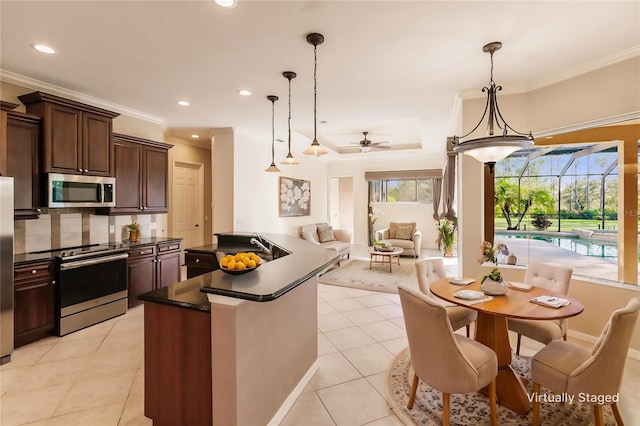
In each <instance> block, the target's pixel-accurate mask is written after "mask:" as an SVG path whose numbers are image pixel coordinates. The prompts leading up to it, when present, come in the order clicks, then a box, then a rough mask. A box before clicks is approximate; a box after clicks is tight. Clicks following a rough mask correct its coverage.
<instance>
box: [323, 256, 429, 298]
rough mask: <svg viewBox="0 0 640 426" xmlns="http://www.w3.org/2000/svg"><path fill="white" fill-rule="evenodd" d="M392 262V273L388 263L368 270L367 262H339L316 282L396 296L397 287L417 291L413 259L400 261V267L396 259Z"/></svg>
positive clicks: (374, 265) (375, 265) (373, 266)
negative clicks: (338, 265) (337, 265)
mask: <svg viewBox="0 0 640 426" xmlns="http://www.w3.org/2000/svg"><path fill="white" fill-rule="evenodd" d="M393 261H394V264H393V265H392V267H391V268H392V272H389V264H388V263H385V264H384V265H382V264H375V263H374V264H373V265H372V267H371V269H369V261H368V260H366V261H365V260H358V259H352V260H350V261H347V262H341V265H340V267H338V268H335V269H332V270H330V271H329V272H327V273H325V274H324V275H321V276H320V277H318V282H319V283H322V284H329V285H337V286H342V287H350V288H359V289H363V290H370V291H382V292H385V293H396V294H397V293H398V286H399V285H406V286H409V287H412V288H415V289H417V288H418V279H417V278H416V267H415V259H409V260H407V259H401V261H400V265H398V264H397V263H396V262H397V260H396V259H393Z"/></svg>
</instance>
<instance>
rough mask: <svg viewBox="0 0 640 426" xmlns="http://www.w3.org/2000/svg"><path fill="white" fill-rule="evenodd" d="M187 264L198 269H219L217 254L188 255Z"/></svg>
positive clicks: (186, 257)
mask: <svg viewBox="0 0 640 426" xmlns="http://www.w3.org/2000/svg"><path fill="white" fill-rule="evenodd" d="M185 263H186V264H187V266H195V267H198V268H210V269H217V268H218V259H216V255H215V253H187V254H186V255H185Z"/></svg>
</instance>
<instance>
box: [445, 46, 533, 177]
mask: <svg viewBox="0 0 640 426" xmlns="http://www.w3.org/2000/svg"><path fill="white" fill-rule="evenodd" d="M501 47H502V43H501V42H499V41H494V42H492V43H489V44H486V45H485V46H484V47H483V48H482V50H483V51H484V52H487V53H489V54H491V80H490V81H489V87H483V88H482V91H483V92H485V91H486V92H487V103H486V105H485V109H484V113H483V114H482V117H481V118H480V121H479V122H478V124H477V125H476V127H474V128H473V130H471V131H470V132H469V133H467V134H466V135H464V136H454V137H453V150H454V151H455V152H461V153H464V154H466V155H470V156H471V157H473V158H475V159H476V160H478V161H481V162H483V163H488V164H489V165H490V168H492V167H491V166H492V165H493V164H494V163H495V162H497V161H500V160H503V159H505V158H506V157H508V156H509V155H510V154H511V153H513V152H516V151H519V150H521V149H523V148H528V147H530V146H531V145H533V143H534V140H533V134H532V133H531V132H529V134H526V133H520V132H518V131H517V130H514V129H513V128H512V127H511V126H509V124H507V122H506V121H505V119H504V118H503V117H502V114H501V113H500V108H498V98H497V92H498V91H500V90H502V87H501V86H497V85H496V83H495V82H494V81H493V54H494V52H495V51H496V50H499V49H500V48H501ZM487 113H488V120H487V125H486V126H487V130H486V133H485V136H483V137H479V138H476V139H469V140H466V141H461V140H460V139H464V138H466V137H467V136H469V135H471V134H472V133H473V132H475V131H476V130H477V129H478V128H479V127H480V125H481V124H482V122H483V121H484V118H485V117H487ZM494 129H500V130H499V132H498V134H495V133H494ZM509 130H510V131H512V132H513V133H515V134H509V133H508V131H509Z"/></svg>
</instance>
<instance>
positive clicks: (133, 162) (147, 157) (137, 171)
mask: <svg viewBox="0 0 640 426" xmlns="http://www.w3.org/2000/svg"><path fill="white" fill-rule="evenodd" d="M113 145H114V176H115V178H116V206H115V207H110V208H104V209H103V208H101V209H98V213H100V214H140V213H166V212H167V205H168V204H167V202H168V187H167V185H168V182H167V181H168V178H169V175H168V173H169V149H170V148H171V147H172V146H173V145H170V144H166V143H162V142H156V141H151V140H148V139H142V138H137V137H134V136H127V135H121V134H118V133H114V135H113Z"/></svg>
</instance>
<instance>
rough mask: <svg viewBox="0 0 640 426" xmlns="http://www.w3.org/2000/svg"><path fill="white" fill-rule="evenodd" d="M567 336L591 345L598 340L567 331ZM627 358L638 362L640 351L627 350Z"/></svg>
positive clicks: (587, 335) (588, 335) (594, 337)
mask: <svg viewBox="0 0 640 426" xmlns="http://www.w3.org/2000/svg"><path fill="white" fill-rule="evenodd" d="M567 335H569V336H571V337H573V338H574V339H578V340H582V341H583V342H588V343H591V344H594V343H596V341H597V340H598V338H597V337H596V336H592V335H590V334H586V333H580V332H579V331H574V330H568V331H567ZM627 356H628V357H629V358H631V359H635V360H638V361H640V351H639V350H637V349H629V350H628V351H627Z"/></svg>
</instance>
